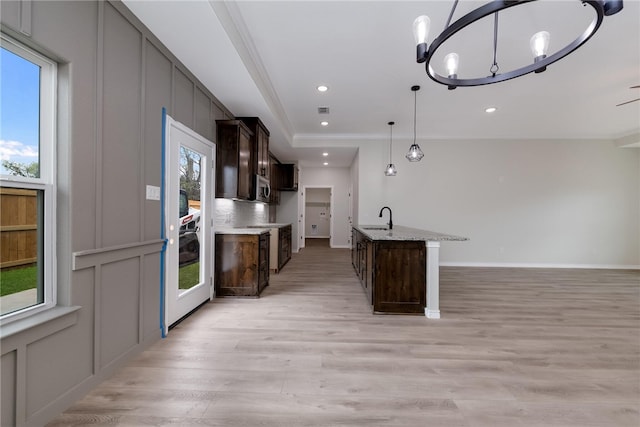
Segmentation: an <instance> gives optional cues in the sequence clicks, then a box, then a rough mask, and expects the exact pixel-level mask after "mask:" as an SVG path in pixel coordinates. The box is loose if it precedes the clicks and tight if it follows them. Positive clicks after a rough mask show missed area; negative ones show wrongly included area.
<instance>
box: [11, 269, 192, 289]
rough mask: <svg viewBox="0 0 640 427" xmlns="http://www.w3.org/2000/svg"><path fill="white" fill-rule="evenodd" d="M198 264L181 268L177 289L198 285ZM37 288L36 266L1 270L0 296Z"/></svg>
mask: <svg viewBox="0 0 640 427" xmlns="http://www.w3.org/2000/svg"><path fill="white" fill-rule="evenodd" d="M199 273H200V263H199V262H196V263H194V264H190V265H187V266H185V267H181V268H180V270H179V288H180V289H191V288H192V287H194V286H195V285H197V284H198V283H199V275H200V274H199ZM37 286H38V268H37V267H36V266H32V267H23V268H15V269H13V270H3V271H2V272H0V296H4V295H10V294H14V293H16V292H21V291H26V290H27V289H32V288H36V287H37Z"/></svg>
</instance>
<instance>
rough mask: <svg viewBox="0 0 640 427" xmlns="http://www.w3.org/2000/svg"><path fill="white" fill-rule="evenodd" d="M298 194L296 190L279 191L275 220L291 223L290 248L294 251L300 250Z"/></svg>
mask: <svg viewBox="0 0 640 427" xmlns="http://www.w3.org/2000/svg"><path fill="white" fill-rule="evenodd" d="M298 194H299V193H298V191H282V192H280V204H279V205H278V207H277V208H276V221H277V222H280V223H285V224H287V223H291V244H292V247H291V250H292V252H294V253H297V252H298V251H299V250H300V237H299V235H300V233H299V231H298V225H299V223H300V215H299V214H298Z"/></svg>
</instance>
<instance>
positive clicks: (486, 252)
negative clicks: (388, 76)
mask: <svg viewBox="0 0 640 427" xmlns="http://www.w3.org/2000/svg"><path fill="white" fill-rule="evenodd" d="M410 143H411V142H410V141H399V143H398V144H394V153H393V157H394V158H399V159H402V160H401V161H398V163H396V166H397V167H398V175H397V176H394V177H386V176H384V173H383V170H384V166H385V164H386V163H387V160H386V159H387V155H388V153H387V152H386V151H385V150H386V149H387V148H386V146H385V145H384V143H380V144H374V143H371V142H367V143H363V144H361V145H360V149H359V154H358V165H357V168H358V174H357V175H358V180H359V182H360V191H359V196H358V217H357V218H358V221H359V223H360V224H372V223H373V224H378V223H382V222H383V220H382V219H380V218H378V212H379V210H380V208H381V207H382V206H384V205H388V206H390V207H391V208H392V209H393V219H394V224H397V225H406V226H410V227H415V228H422V229H426V230H433V231H440V232H445V233H450V234H457V235H461V236H467V237H469V238H470V239H471V240H470V241H468V242H462V243H460V242H448V243H447V242H445V243H443V244H442V247H441V252H440V255H441V257H440V261H441V264H444V265H467V266H513V267H518V266H522V267H584V268H589V267H594V268H633V267H635V268H638V267H639V266H640V238H639V236H640V221H639V220H638V218H640V179H639V178H638V177H639V176H640V149H637V148H620V147H617V146H616V144H615V143H614V141H605V140H585V141H580V140H525V139H521V140H448V141H434V140H431V141H426V140H423V141H419V143H420V146H421V148H422V150H423V151H424V152H425V157H424V159H423V160H422V161H421V162H418V163H409V162H407V161H406V160H404V159H403V157H402V156H403V154H404V153H403V150H406V147H408V146H409V144H410ZM396 146H397V147H398V148H397V149H396V148H395V147H396Z"/></svg>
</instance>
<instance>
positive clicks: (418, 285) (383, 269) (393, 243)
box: [351, 229, 427, 315]
mask: <svg viewBox="0 0 640 427" xmlns="http://www.w3.org/2000/svg"><path fill="white" fill-rule="evenodd" d="M352 238H353V240H352V256H351V260H352V263H353V266H354V268H355V270H356V274H357V275H358V278H359V279H360V283H361V284H362V288H363V289H364V291H365V295H366V296H367V299H368V300H369V302H370V303H371V305H372V306H373V312H374V313H400V314H403V313H404V314H410V313H415V314H422V315H424V308H425V306H426V303H427V295H426V283H427V280H426V247H425V242H423V241H404V240H371V239H369V238H368V237H367V236H365V235H364V234H363V233H360V232H359V231H357V230H355V229H354V230H353V233H352Z"/></svg>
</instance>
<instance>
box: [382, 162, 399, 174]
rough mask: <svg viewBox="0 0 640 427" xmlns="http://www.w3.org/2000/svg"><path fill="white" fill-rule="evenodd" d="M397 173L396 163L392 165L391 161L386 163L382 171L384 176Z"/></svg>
mask: <svg viewBox="0 0 640 427" xmlns="http://www.w3.org/2000/svg"><path fill="white" fill-rule="evenodd" d="M397 173H398V170H397V169H396V165H394V164H393V163H389V164H388V165H387V169H386V170H385V171H384V174H385V175H386V176H396V174H397Z"/></svg>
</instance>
